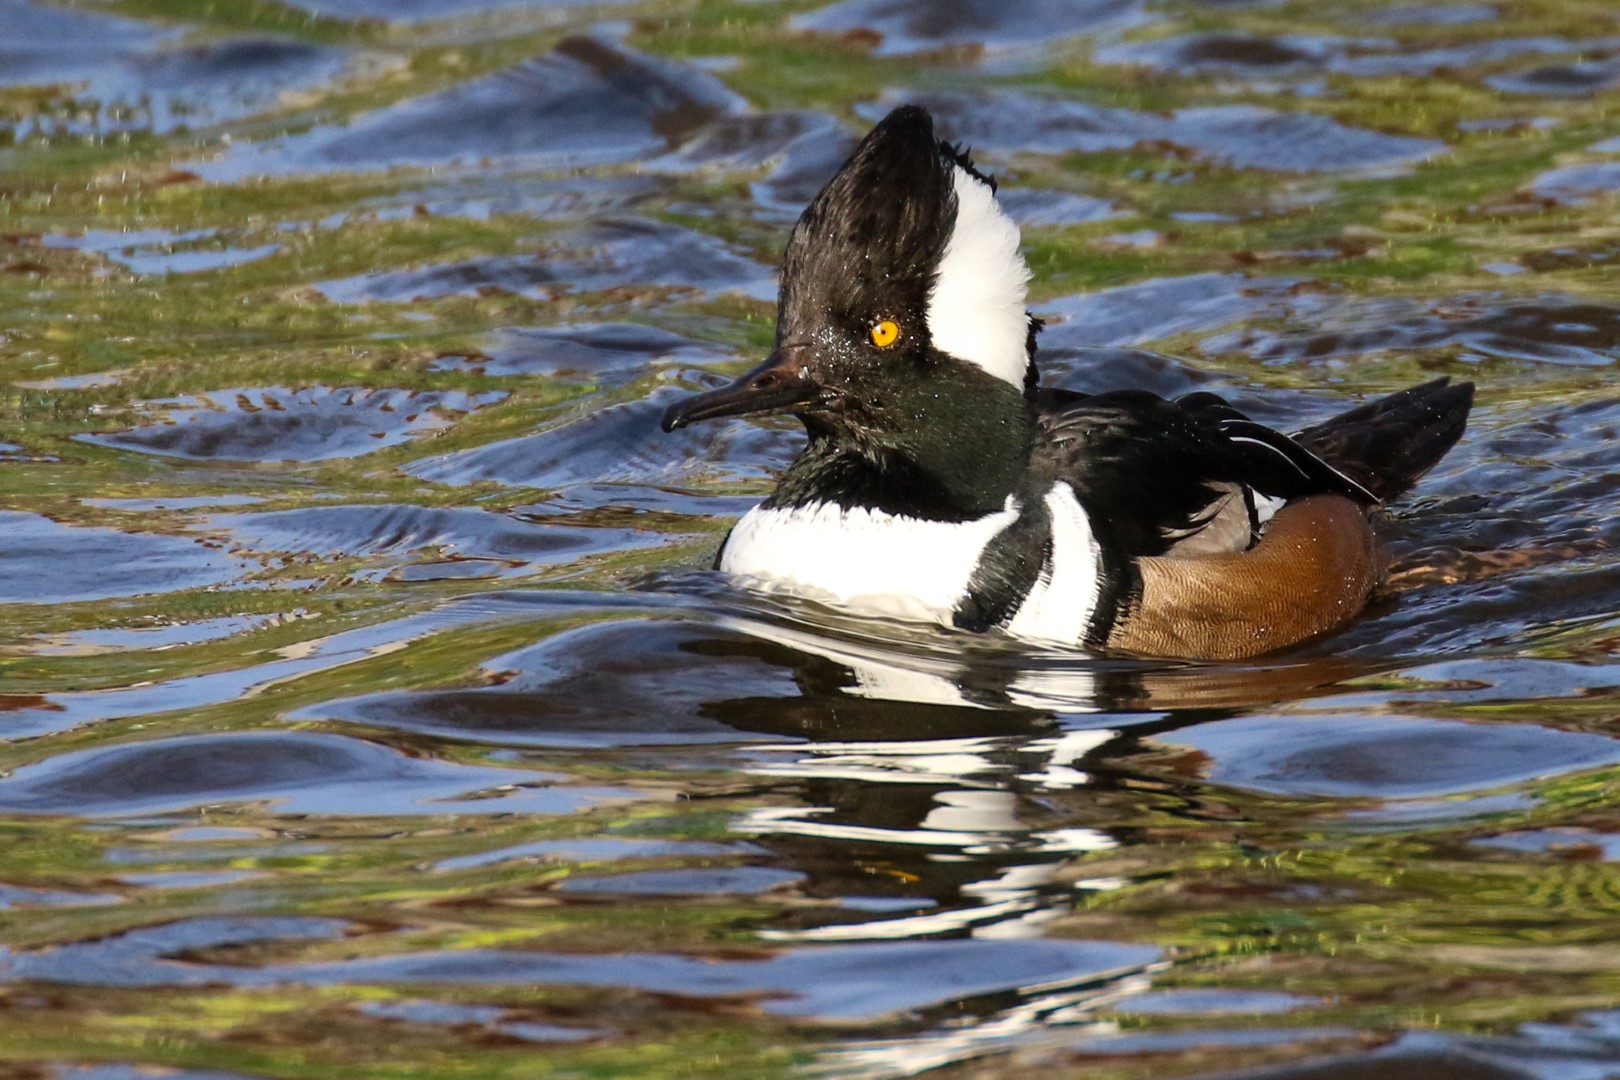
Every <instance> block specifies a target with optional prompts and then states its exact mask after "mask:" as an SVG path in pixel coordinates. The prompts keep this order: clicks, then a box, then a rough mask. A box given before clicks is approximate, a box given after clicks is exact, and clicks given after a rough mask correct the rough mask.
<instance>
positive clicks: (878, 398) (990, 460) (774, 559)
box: [664, 106, 1472, 647]
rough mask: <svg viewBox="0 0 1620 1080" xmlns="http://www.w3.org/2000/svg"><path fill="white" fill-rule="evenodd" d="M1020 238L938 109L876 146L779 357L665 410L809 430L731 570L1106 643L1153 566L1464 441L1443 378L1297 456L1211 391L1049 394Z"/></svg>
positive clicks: (788, 273) (847, 603)
mask: <svg viewBox="0 0 1620 1080" xmlns="http://www.w3.org/2000/svg"><path fill="white" fill-rule="evenodd" d="M1018 244H1019V234H1018V229H1017V227H1016V226H1015V225H1014V224H1013V223H1012V221H1011V220H1010V219H1008V218H1007V216H1006V215H1005V214H1004V213H1003V212H1002V211H1001V209H1000V207H999V206H998V205H997V203H996V200H995V185H994V183H993V182H992V181H991V180H990V179H989V178H988V177H986V176H984V175H983V174H982V173H980V172H979V171H978V170H977V169H975V168H974V166H973V164H972V162H971V161H970V160H969V158H968V156H967V155H966V154H965V153H964V152H962V151H961V150H960V149H959V148H957V147H954V146H952V145H950V144H948V143H945V142H941V141H938V140H937V139H936V138H935V136H934V133H933V125H932V121H931V119H930V118H929V116H928V114H927V113H926V112H924V111H923V110H921V109H919V108H915V107H911V106H906V107H902V108H899V109H896V110H895V111H894V112H893V113H891V114H890V115H889V116H888V117H887V118H886V119H884V120H883V121H882V122H881V123H880V124H878V125H877V127H876V128H874V129H873V131H872V132H871V133H870V134H869V135H868V136H867V137H866V139H865V140H864V141H863V142H862V143H861V144H860V146H859V147H858V148H857V150H856V151H855V153H854V155H853V156H852V157H851V158H850V159H849V161H848V162H846V163H845V165H844V166H843V167H842V168H841V169H840V170H839V171H838V173H837V174H836V175H835V176H834V177H833V178H832V179H831V180H830V181H829V182H828V183H827V185H826V187H825V188H823V189H822V191H821V193H820V194H819V195H818V196H817V197H816V199H815V200H814V201H813V202H812V203H811V204H810V206H809V207H808V208H807V209H806V210H805V211H804V214H803V215H802V216H801V218H800V219H799V222H798V224H797V225H796V226H795V228H794V230H793V233H792V236H791V237H790V239H789V241H788V246H787V251H786V253H785V255H784V258H783V268H782V291H781V297H780V301H779V308H778V321H777V337H776V347H775V349H774V351H773V352H772V353H771V355H770V357H768V358H767V359H766V361H765V362H764V363H763V364H761V365H760V366H759V367H757V368H755V369H754V370H753V371H751V372H749V373H748V374H747V375H744V376H743V377H742V378H741V379H739V380H738V381H737V382H735V383H733V384H731V385H730V386H728V387H725V388H722V389H720V390H717V391H713V392H711V393H708V394H703V395H699V396H697V397H694V398H690V399H688V400H686V401H683V402H680V403H678V404H677V405H675V406H674V407H672V408H671V409H670V410H669V411H668V413H667V414H666V416H665V420H664V426H665V428H666V429H673V428H675V427H679V426H682V425H684V424H687V423H691V422H694V421H698V420H704V419H709V418H714V417H721V416H739V415H758V414H765V413H774V412H789V413H792V414H793V415H795V416H797V417H798V418H799V419H800V420H801V421H803V423H804V425H805V428H806V430H807V431H808V433H809V445H808V446H807V447H806V448H805V450H804V452H803V453H802V454H801V455H800V456H799V458H798V459H797V460H796V461H795V462H794V463H793V465H792V466H791V467H790V468H789V469H788V471H787V472H786V474H785V475H784V476H783V477H782V479H781V482H780V484H779V485H778V487H777V489H776V491H775V492H774V493H773V494H772V495H771V496H770V497H769V498H768V499H766V500H765V501H764V502H763V503H762V504H761V505H760V506H758V507H756V508H755V509H754V510H752V511H750V512H749V513H748V514H747V515H745V516H744V517H743V518H742V520H741V521H739V522H738V524H737V526H736V527H735V528H734V529H733V531H732V532H731V534H730V536H729V537H728V538H727V540H726V543H725V545H724V547H723V549H722V551H721V553H720V557H719V560H718V565H719V567H720V568H721V569H723V570H725V571H727V572H729V573H732V574H735V575H737V576H739V577H741V578H744V579H748V580H751V581H755V582H758V583H762V584H765V585H768V586H771V587H775V588H781V589H787V590H791V591H795V592H799V593H802V594H805V595H808V596H812V597H815V598H818V599H821V600H824V601H828V602H831V603H834V604H837V605H840V606H843V607H846V608H851V609H854V610H857V611H865V612H870V613H873V614H881V615H888V616H896V617H902V618H909V619H921V620H925V621H935V622H939V623H943V624H946V625H954V626H958V627H963V628H966V629H971V630H989V629H993V628H1000V629H1002V630H1005V631H1006V632H1008V633H1010V634H1012V635H1014V636H1016V637H1021V638H1026V639H1032V640H1040V641H1054V642H1062V643H1065V644H1073V645H1081V646H1086V647H1105V646H1107V645H1109V643H1110V641H1111V639H1112V638H1114V637H1115V634H1116V631H1117V630H1118V628H1119V627H1120V626H1121V625H1122V624H1123V623H1125V622H1126V621H1128V620H1130V619H1131V618H1133V617H1136V616H1137V615H1138V614H1139V613H1140V612H1141V611H1142V610H1143V609H1144V607H1146V606H1151V605H1152V604H1155V603H1158V602H1159V598H1158V597H1157V596H1145V595H1144V591H1143V580H1144V573H1143V571H1144V568H1146V567H1148V566H1149V565H1150V564H1151V563H1152V560H1167V559H1168V560H1185V561H1186V565H1192V563H1193V561H1194V560H1199V559H1206V558H1207V557H1210V556H1219V555H1231V554H1236V553H1242V552H1245V551H1248V550H1250V549H1251V548H1254V547H1255V546H1256V545H1257V544H1258V543H1259V542H1260V541H1261V539H1262V537H1263V536H1264V534H1265V530H1266V527H1267V524H1268V522H1269V520H1270V519H1271V517H1272V515H1274V514H1275V513H1277V512H1278V511H1279V510H1280V509H1281V508H1283V507H1286V506H1288V505H1289V504H1290V503H1293V502H1295V501H1297V500H1304V499H1307V498H1308V497H1311V496H1334V497H1336V498H1339V499H1342V500H1347V501H1349V502H1350V503H1354V504H1356V505H1360V506H1365V507H1371V506H1373V505H1375V504H1377V503H1378V502H1379V501H1380V500H1382V499H1385V498H1388V497H1389V496H1390V495H1392V494H1395V493H1397V492H1399V491H1400V490H1403V489H1404V488H1405V487H1406V486H1407V485H1409V484H1410V483H1411V482H1412V481H1413V480H1414V479H1415V478H1416V477H1417V476H1418V475H1420V474H1421V473H1422V472H1424V471H1425V470H1427V469H1428V468H1429V467H1430V466H1432V465H1433V464H1434V462H1435V461H1437V460H1438V459H1439V457H1440V456H1441V455H1442V454H1444V452H1445V451H1446V450H1447V449H1449V448H1450V446H1451V444H1452V443H1454V442H1455V441H1456V439H1457V437H1458V436H1459V435H1460V434H1461V431H1462V426H1463V423H1464V421H1465V418H1466V415H1467V411H1468V405H1469V403H1470V401H1471V394H1472V388H1471V387H1470V386H1467V385H1463V386H1448V385H1447V384H1446V382H1445V381H1444V380H1440V381H1438V382H1435V383H1430V384H1428V385H1426V386H1423V387H1418V388H1414V389H1413V390H1409V391H1405V392H1404V393H1403V394H1399V395H1395V396H1394V397H1392V398H1389V399H1386V400H1385V401H1384V402H1380V403H1374V404H1371V405H1368V406H1363V407H1361V408H1359V409H1356V410H1353V411H1352V412H1350V413H1347V414H1345V415H1344V416H1343V417H1339V418H1335V419H1334V420H1330V421H1328V422H1327V423H1325V424H1322V425H1319V426H1317V427H1316V428H1312V429H1310V430H1308V431H1306V432H1304V433H1302V434H1301V435H1300V436H1299V437H1298V438H1290V437H1288V436H1286V435H1283V434H1281V433H1279V432H1276V431H1273V430H1271V429H1269V428H1266V427H1264V426H1262V425H1260V424H1257V423H1255V422H1254V421H1252V420H1249V419H1248V418H1247V417H1245V416H1243V415H1242V414H1241V413H1239V412H1238V411H1237V410H1236V409H1234V408H1233V407H1232V406H1231V405H1229V404H1228V403H1226V402H1225V401H1223V400H1222V399H1220V398H1219V397H1217V396H1215V395H1213V394H1207V393H1199V394H1192V395H1188V396H1186V397H1183V398H1180V399H1178V400H1175V401H1167V400H1165V399H1163V398H1160V397H1158V396H1156V395H1153V394H1150V393H1147V392H1145V391H1140V390H1121V391H1117V392H1112V393H1106V394H1098V395H1094V396H1087V395H1082V394H1078V393H1075V392H1073V391H1065V390H1060V389H1047V388H1042V387H1039V386H1038V379H1037V373H1036V368H1035V363H1034V360H1035V337H1036V331H1037V330H1038V328H1039V323H1038V321H1036V320H1034V319H1033V318H1031V316H1030V315H1029V313H1028V311H1027V308H1026V297H1025V290H1026V286H1027V283H1028V280H1029V269H1028V267H1027V266H1026V264H1025V262H1024V260H1023V258H1022V256H1021V255H1020V254H1019V250H1018ZM1199 565H1208V566H1212V567H1213V566H1215V565H1216V564H1215V563H1214V562H1208V563H1201V564H1199ZM1184 568H1185V566H1180V567H1178V569H1184ZM1301 625H1302V626H1303V625H1304V623H1302V624H1301Z"/></svg>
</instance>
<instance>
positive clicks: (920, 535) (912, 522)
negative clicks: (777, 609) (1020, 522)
mask: <svg viewBox="0 0 1620 1080" xmlns="http://www.w3.org/2000/svg"><path fill="white" fill-rule="evenodd" d="M1017 518H1018V504H1017V502H1016V501H1015V500H1014V499H1012V498H1011V497H1010V496H1009V497H1008V499H1007V503H1006V506H1005V507H1004V508H1003V509H1002V510H1000V511H999V512H997V513H994V514H988V515H986V516H985V517H982V518H978V519H976V520H974V521H965V522H943V521H924V520H920V519H918V518H909V517H903V516H900V515H897V514H886V513H884V512H882V511H881V510H865V509H849V510H846V509H844V508H842V507H839V506H837V505H835V504H832V503H812V504H811V505H809V506H800V507H791V508H772V509H766V508H764V507H759V506H756V507H755V508H754V509H752V510H750V511H749V512H748V513H747V514H745V515H744V516H743V519H742V520H741V521H739V522H737V527H736V528H735V529H734V530H732V533H731V537H730V539H728V540H727V541H726V547H725V550H724V551H723V552H722V553H721V556H720V569H721V570H724V571H725V572H726V573H728V574H735V575H737V576H739V577H747V578H752V579H754V580H755V581H757V582H760V583H763V584H765V585H768V586H771V587H773V588H777V589H782V590H785V591H788V592H793V593H796V594H798V595H801V596H807V597H810V598H813V599H816V600H821V601H823V602H827V603H832V604H835V605H837V606H839V607H845V608H849V609H851V610H854V611H859V612H862V613H867V614H873V615H884V616H889V617H891V618H901V619H914V620H920V621H925V622H939V623H944V624H945V625H950V623H951V619H952V616H953V615H954V614H955V612H956V606H957V604H958V603H959V602H960V601H961V599H962V597H963V596H964V595H965V594H966V593H967V587H968V581H969V580H970V579H971V578H972V576H973V571H974V569H975V568H976V567H977V566H978V565H979V556H980V555H981V554H982V553H983V552H984V547H985V545H986V544H988V543H989V542H990V540H991V538H992V537H994V536H995V535H996V534H997V533H999V532H1000V531H1001V530H1002V529H1005V528H1006V527H1007V526H1008V525H1011V524H1012V523H1013V522H1014V521H1016V520H1017Z"/></svg>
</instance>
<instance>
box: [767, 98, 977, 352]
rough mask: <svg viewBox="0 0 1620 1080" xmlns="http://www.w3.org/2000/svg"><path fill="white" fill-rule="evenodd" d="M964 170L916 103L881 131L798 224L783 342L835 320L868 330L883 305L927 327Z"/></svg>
mask: <svg viewBox="0 0 1620 1080" xmlns="http://www.w3.org/2000/svg"><path fill="white" fill-rule="evenodd" d="M956 164H957V155H956V152H955V151H954V150H953V149H952V148H951V147H949V146H946V145H944V144H942V143H940V142H939V141H938V140H937V139H935V137H934V124H933V120H932V119H931V118H930V117H929V115H928V113H927V112H925V111H924V110H922V109H920V108H918V107H917V106H915V105H903V106H901V107H900V108H898V109H895V110H894V111H893V112H891V113H890V114H889V115H888V116H886V117H885V118H884V119H883V121H882V122H881V123H879V124H878V125H877V126H876V127H875V128H873V129H872V130H871V132H869V133H868V134H867V136H866V138H865V139H862V140H861V144H860V146H859V147H857V148H856V150H855V153H854V154H853V155H851V157H850V159H849V160H848V161H846V162H845V163H844V165H843V167H842V168H840V169H839V170H838V172H837V173H836V174H835V175H834V176H833V178H832V179H831V180H829V181H828V182H827V186H826V187H824V188H822V189H821V193H820V194H819V195H817V196H816V198H815V200H814V201H813V202H812V203H811V204H810V205H809V206H808V207H807V208H806V209H805V211H804V213H803V214H802V215H801V216H800V218H799V222H798V224H797V225H796V226H794V229H793V235H792V237H791V238H790V239H789V240H788V246H787V253H786V255H785V256H784V257H783V261H782V281H783V290H782V297H781V307H780V311H779V314H778V330H777V334H778V340H786V339H787V338H790V337H791V336H792V335H793V334H794V332H795V331H796V330H797V329H800V328H803V327H807V326H813V325H817V324H818V323H822V322H825V321H826V320H827V319H829V318H831V319H832V320H833V322H834V323H836V324H840V325H843V326H844V327H845V328H846V329H848V330H852V331H857V332H858V330H859V328H860V327H862V326H864V325H865V323H866V322H867V320H869V319H871V318H872V317H873V316H874V315H875V314H877V313H878V311H879V308H882V309H884V310H883V311H882V314H884V315H888V316H894V317H899V318H902V319H904V320H906V323H907V325H908V327H909V328H910V329H912V330H913V331H916V330H920V329H921V328H922V327H923V326H924V324H925V320H924V313H925V312H926V310H927V307H928V292H929V290H930V288H932V286H933V275H934V271H935V268H936V267H937V266H938V264H939V260H940V258H941V256H942V255H943V254H944V251H945V245H946V243H947V242H948V241H949V240H950V236H951V228H952V225H953V224H954V222H955V221H956V193H955V187H954V185H955V180H954V177H953V175H952V174H953V170H954V168H955V166H956Z"/></svg>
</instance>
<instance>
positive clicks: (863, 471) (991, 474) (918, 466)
mask: <svg viewBox="0 0 1620 1080" xmlns="http://www.w3.org/2000/svg"><path fill="white" fill-rule="evenodd" d="M886 390H887V392H886V393H885V394H884V395H883V400H884V401H885V405H884V406H883V407H882V408H881V410H877V409H874V410H872V411H869V412H863V413H861V414H860V415H855V414H848V415H840V416H837V417H833V418H823V417H817V416H806V417H804V421H805V427H806V428H807V429H808V430H809V433H810V445H809V446H807V447H806V448H805V450H804V453H802V454H800V455H799V458H798V460H796V461H795V462H794V463H793V465H792V467H791V468H789V469H788V471H787V472H786V473H785V474H784V475H783V477H782V480H781V483H780V484H779V485H778V487H777V489H776V492H775V493H774V494H773V495H772V496H771V497H770V499H769V500H767V502H766V504H765V505H766V506H772V507H793V506H804V505H808V504H811V503H818V502H825V503H837V504H840V505H843V506H846V507H862V508H866V509H871V510H881V511H883V512H885V513H889V514H895V515H900V516H904V517H913V518H921V519H924V520H929V521H971V520H974V519H976V518H981V517H984V516H985V515H986V514H993V513H996V512H998V511H1000V510H1002V509H1003V508H1004V507H1005V505H1006V502H1007V497H1008V496H1009V495H1012V494H1015V493H1017V492H1019V491H1020V489H1021V488H1022V487H1023V486H1024V484H1025V482H1026V479H1027V473H1028V470H1029V461H1030V449H1031V447H1032V446H1033V444H1034V438H1035V421H1034V416H1033V414H1032V413H1031V411H1030V408H1029V404H1028V403H1027V402H1026V401H1025V399H1024V395H1023V393H1022V392H1021V391H1020V390H1018V389H1016V388H1014V387H1012V386H1010V385H1009V384H1007V383H1006V382H1003V381H1002V380H1000V379H997V378H995V377H993V376H991V375H988V374H984V373H982V372H980V371H978V369H976V368H974V369H970V370H969V371H967V372H965V373H963V372H953V373H952V378H951V379H950V380H948V381H947V380H944V379H930V380H920V379H919V380H909V381H906V382H903V383H901V384H900V385H898V386H892V387H888V388H886Z"/></svg>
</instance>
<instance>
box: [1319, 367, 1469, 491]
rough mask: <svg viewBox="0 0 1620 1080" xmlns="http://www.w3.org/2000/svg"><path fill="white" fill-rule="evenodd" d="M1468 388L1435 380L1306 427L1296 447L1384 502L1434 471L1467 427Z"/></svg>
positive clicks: (1467, 384)
mask: <svg viewBox="0 0 1620 1080" xmlns="http://www.w3.org/2000/svg"><path fill="white" fill-rule="evenodd" d="M1473 404H1474V384H1473V383H1471V382H1465V383H1458V384H1456V385H1455V386H1453V385H1452V384H1451V380H1450V379H1445V378H1441V379H1435V380H1434V381H1433V382H1426V383H1424V384H1423V385H1421V386H1414V387H1412V388H1411V389H1409V390H1402V391H1400V392H1399V393H1397V394H1391V395H1389V396H1388V397H1386V398H1380V399H1378V400H1377V401H1369V402H1368V403H1367V404H1365V405H1360V406H1358V407H1356V408H1354V409H1351V410H1350V411H1348V412H1343V413H1340V414H1339V415H1338V416H1335V417H1331V418H1330V419H1327V420H1324V421H1323V422H1322V423H1320V424H1316V425H1315V426H1313V427H1308V428H1306V429H1305V430H1304V431H1301V432H1299V433H1298V434H1297V435H1295V436H1294V439H1295V441H1296V442H1298V443H1299V444H1300V445H1301V446H1303V447H1305V448H1306V449H1307V450H1309V451H1311V452H1312V453H1313V454H1316V455H1317V456H1318V457H1320V458H1322V459H1323V460H1324V461H1326V462H1327V463H1328V464H1330V465H1332V466H1333V467H1334V468H1335V469H1338V470H1339V471H1340V472H1342V473H1344V474H1345V475H1347V476H1350V477H1352V478H1353V479H1355V480H1356V481H1357V482H1358V483H1360V484H1361V485H1362V486H1363V487H1365V488H1366V489H1367V490H1368V491H1370V492H1372V493H1373V494H1374V495H1376V496H1377V497H1378V500H1379V501H1380V502H1387V501H1389V500H1390V499H1393V498H1394V497H1395V496H1397V495H1399V494H1400V493H1401V492H1403V491H1405V490H1406V489H1407V488H1409V487H1411V486H1412V485H1413V484H1414V483H1416V482H1417V479H1418V477H1420V476H1422V475H1423V474H1424V473H1426V472H1428V471H1429V470H1430V469H1432V468H1434V466H1435V465H1436V464H1438V463H1439V461H1440V459H1441V458H1443V457H1445V456H1446V451H1448V450H1450V449H1451V448H1452V446H1454V445H1455V444H1456V442H1457V440H1458V439H1459V438H1461V437H1462V433H1463V429H1464V428H1466V427H1467V426H1468V410H1469V409H1470V408H1472V407H1473Z"/></svg>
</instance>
